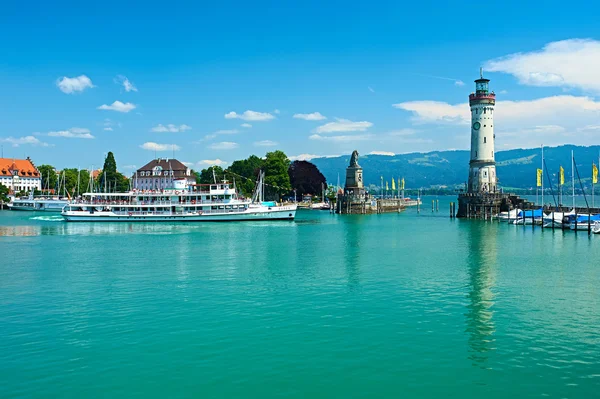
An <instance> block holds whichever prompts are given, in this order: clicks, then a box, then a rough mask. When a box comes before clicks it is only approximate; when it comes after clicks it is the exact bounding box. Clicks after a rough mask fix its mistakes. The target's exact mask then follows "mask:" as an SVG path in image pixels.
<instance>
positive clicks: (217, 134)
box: [200, 129, 240, 141]
mask: <svg viewBox="0 0 600 399" xmlns="http://www.w3.org/2000/svg"><path fill="white" fill-rule="evenodd" d="M239 132H240V131H239V130H237V129H225V130H217V131H216V132H213V133H211V134H207V135H206V136H204V140H212V139H214V138H215V137H217V136H220V135H223V134H238V133H239ZM200 141H202V140H200Z"/></svg>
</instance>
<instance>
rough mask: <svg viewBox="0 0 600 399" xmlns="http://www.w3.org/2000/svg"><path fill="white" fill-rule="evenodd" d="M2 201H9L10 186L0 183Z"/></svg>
mask: <svg viewBox="0 0 600 399" xmlns="http://www.w3.org/2000/svg"><path fill="white" fill-rule="evenodd" d="M0 202H1V203H6V202H8V187H6V186H5V185H3V184H0Z"/></svg>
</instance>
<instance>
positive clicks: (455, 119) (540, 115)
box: [393, 95, 600, 125]
mask: <svg viewBox="0 0 600 399" xmlns="http://www.w3.org/2000/svg"><path fill="white" fill-rule="evenodd" d="M393 106H394V107H395V108H398V109H403V110H405V111H410V112H412V114H413V121H414V122H416V123H454V124H463V125H468V124H470V119H471V111H470V109H469V104H468V103H462V104H455V105H452V104H448V103H445V102H441V101H410V102H405V103H399V104H394V105H393ZM599 112H600V102H597V101H595V100H594V99H592V98H590V97H575V96H568V95H562V96H553V97H544V98H538V99H535V100H523V101H498V102H497V103H496V108H495V111H494V119H495V120H496V122H497V123H498V122H500V123H501V124H504V125H506V124H509V123H522V122H524V121H528V122H529V123H535V124H536V125H538V124H540V123H543V124H548V125H551V124H555V123H554V122H553V121H561V120H564V119H565V118H566V119H569V120H571V121H573V122H575V121H576V115H580V116H583V115H587V116H588V117H593V118H597V117H598V116H600V114H599Z"/></svg>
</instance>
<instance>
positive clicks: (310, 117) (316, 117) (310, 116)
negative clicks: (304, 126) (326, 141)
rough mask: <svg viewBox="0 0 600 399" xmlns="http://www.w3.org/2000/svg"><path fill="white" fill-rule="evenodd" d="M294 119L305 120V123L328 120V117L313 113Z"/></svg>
mask: <svg viewBox="0 0 600 399" xmlns="http://www.w3.org/2000/svg"><path fill="white" fill-rule="evenodd" d="M294 118H296V119H304V120H305V121H322V120H323V119H327V117H325V116H323V115H321V113H320V112H313V113H310V114H295V115H294Z"/></svg>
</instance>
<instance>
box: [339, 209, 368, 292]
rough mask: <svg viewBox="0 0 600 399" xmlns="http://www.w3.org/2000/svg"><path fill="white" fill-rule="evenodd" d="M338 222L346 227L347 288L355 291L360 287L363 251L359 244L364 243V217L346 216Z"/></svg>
mask: <svg viewBox="0 0 600 399" xmlns="http://www.w3.org/2000/svg"><path fill="white" fill-rule="evenodd" d="M340 220H341V221H342V222H343V223H344V224H345V225H346V226H345V229H344V241H345V245H344V248H345V252H344V255H345V258H346V259H345V266H346V276H347V281H348V287H349V288H350V289H351V290H355V289H357V288H358V287H359V285H360V259H361V254H362V253H364V252H365V251H361V248H360V244H361V242H362V243H364V242H366V241H365V240H363V238H362V235H363V234H362V233H363V224H364V222H365V217H364V216H363V215H347V216H345V217H344V218H340Z"/></svg>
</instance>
